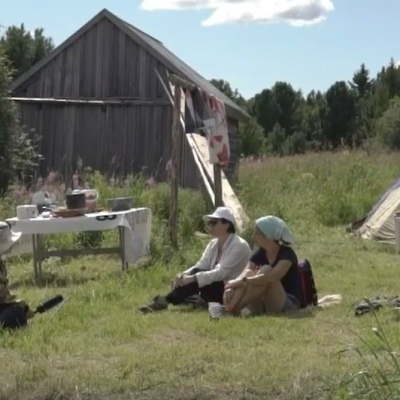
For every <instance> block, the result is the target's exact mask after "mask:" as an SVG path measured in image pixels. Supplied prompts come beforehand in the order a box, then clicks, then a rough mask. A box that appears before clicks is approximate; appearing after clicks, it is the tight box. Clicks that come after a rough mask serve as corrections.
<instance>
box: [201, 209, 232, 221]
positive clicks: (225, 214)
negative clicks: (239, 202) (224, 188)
mask: <svg viewBox="0 0 400 400" xmlns="http://www.w3.org/2000/svg"><path fill="white" fill-rule="evenodd" d="M222 218H223V219H226V220H227V221H229V222H231V223H232V224H233V225H236V221H235V217H234V216H233V214H232V211H231V210H230V209H229V208H228V207H218V208H217V209H216V210H215V211H214V212H213V213H212V214H208V215H204V216H203V220H204V221H205V222H207V221H210V220H211V219H222Z"/></svg>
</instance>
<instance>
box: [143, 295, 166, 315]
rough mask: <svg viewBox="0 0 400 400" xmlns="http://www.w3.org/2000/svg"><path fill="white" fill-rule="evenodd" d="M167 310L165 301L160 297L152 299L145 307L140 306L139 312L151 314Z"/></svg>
mask: <svg viewBox="0 0 400 400" xmlns="http://www.w3.org/2000/svg"><path fill="white" fill-rule="evenodd" d="M167 308H168V303H167V301H166V300H165V298H164V297H162V296H156V297H154V299H153V301H152V302H151V303H150V304H148V305H145V306H140V307H139V311H141V312H142V313H143V314H148V313H152V312H157V311H163V310H166V309H167Z"/></svg>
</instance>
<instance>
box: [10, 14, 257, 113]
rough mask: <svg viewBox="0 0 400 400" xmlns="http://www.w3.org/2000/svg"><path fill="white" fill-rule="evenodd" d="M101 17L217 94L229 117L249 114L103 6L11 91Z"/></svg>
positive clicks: (174, 68)
mask: <svg viewBox="0 0 400 400" xmlns="http://www.w3.org/2000/svg"><path fill="white" fill-rule="evenodd" d="M103 18H107V19H108V20H109V21H110V22H111V23H113V24H114V25H116V26H117V27H118V28H119V29H120V30H121V31H123V32H124V33H125V34H126V35H127V36H128V37H130V38H131V39H132V40H134V41H135V42H137V43H138V44H139V45H141V46H142V47H143V48H145V49H146V50H147V51H148V52H149V53H150V54H151V55H152V56H153V57H154V58H156V59H157V60H158V61H159V62H160V63H161V64H163V65H165V66H166V67H167V68H168V69H169V70H170V71H171V72H172V73H174V74H177V75H179V76H180V77H182V78H184V79H186V80H188V81H190V82H192V83H193V84H195V85H196V86H198V87H200V88H201V89H203V90H205V91H207V92H209V93H211V94H213V95H214V96H216V97H218V98H219V99H220V100H221V101H223V102H224V103H225V107H226V109H227V112H228V113H229V114H230V115H231V116H232V117H234V118H236V119H238V120H244V119H247V118H248V117H249V115H248V114H247V113H246V112H245V111H244V110H243V109H242V108H241V107H239V106H238V105H237V104H236V103H235V102H234V101H232V100H231V99H230V98H229V97H227V96H226V95H225V94H224V93H222V92H221V91H220V90H218V89H217V88H216V87H215V86H214V85H212V84H211V83H210V82H209V81H208V80H207V79H205V78H204V77H202V76H201V75H200V74H199V73H197V72H196V71H195V70H194V69H192V68H191V67H190V66H189V65H187V64H186V63H185V62H184V61H182V60H181V59H180V58H178V57H177V56H176V55H175V54H173V53H172V52H171V51H170V50H168V49H167V48H166V47H165V46H164V45H163V44H162V43H161V42H160V41H159V40H157V39H155V38H154V37H152V36H150V35H148V34H147V33H145V32H143V31H141V30H140V29H138V28H136V27H134V26H133V25H131V24H129V23H128V22H125V21H123V20H122V19H120V18H118V17H117V16H116V15H114V14H112V13H111V12H110V11H108V10H107V9H103V10H102V11H100V12H99V13H98V14H97V15H95V16H94V17H93V18H92V19H91V20H90V21H88V22H87V23H86V24H85V25H83V26H82V27H81V28H80V29H79V30H78V31H76V32H75V33H74V34H73V35H71V36H70V37H69V38H68V39H66V40H65V41H64V42H63V43H61V44H60V45H59V46H58V47H56V48H55V49H54V50H53V51H52V52H51V53H50V54H48V55H47V56H46V57H44V58H43V59H42V60H40V61H39V62H38V63H36V64H35V65H33V66H32V67H31V68H30V69H29V70H28V71H27V72H25V73H24V74H22V75H21V76H20V77H19V78H17V79H16V80H15V81H14V82H13V84H12V86H11V91H15V90H16V89H17V88H18V87H19V86H21V84H23V83H25V82H26V81H27V80H29V79H30V78H31V77H32V76H33V75H34V74H35V73H36V72H38V71H39V70H40V69H41V68H43V67H44V66H45V65H46V64H47V63H49V62H50V61H51V60H52V59H54V58H55V57H56V56H57V55H58V54H60V53H61V52H62V51H63V50H64V49H65V48H67V47H68V46H70V45H71V44H72V43H73V42H74V41H76V40H77V39H78V38H79V37H81V36H82V35H83V34H84V33H85V32H86V31H88V30H89V29H91V28H92V27H93V26H94V25H95V24H97V23H98V22H99V21H101V20H102V19H103Z"/></svg>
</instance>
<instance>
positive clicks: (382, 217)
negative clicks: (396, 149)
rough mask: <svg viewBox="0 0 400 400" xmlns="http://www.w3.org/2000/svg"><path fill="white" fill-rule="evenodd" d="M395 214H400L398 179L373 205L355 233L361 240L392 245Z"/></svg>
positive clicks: (393, 241)
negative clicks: (371, 240)
mask: <svg viewBox="0 0 400 400" xmlns="http://www.w3.org/2000/svg"><path fill="white" fill-rule="evenodd" d="M396 212H400V178H399V179H397V181H396V182H395V183H394V184H393V185H392V186H391V187H390V189H389V190H388V191H387V192H386V193H385V194H384V195H383V196H382V197H381V199H380V200H379V201H378V203H376V204H375V206H374V207H373V209H372V210H371V212H370V213H369V214H368V216H367V218H366V219H365V221H364V223H363V224H362V225H361V227H360V228H359V229H358V230H357V231H356V232H357V233H358V234H359V235H361V237H362V238H363V239H373V240H377V241H379V242H385V243H390V244H394V243H395V221H394V219H395V214H396Z"/></svg>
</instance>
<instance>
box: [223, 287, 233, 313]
mask: <svg viewBox="0 0 400 400" xmlns="http://www.w3.org/2000/svg"><path fill="white" fill-rule="evenodd" d="M233 293H234V291H233V289H226V290H225V291H224V296H223V304H224V306H225V308H226V310H227V311H229V310H230V303H231V301H232V297H233Z"/></svg>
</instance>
